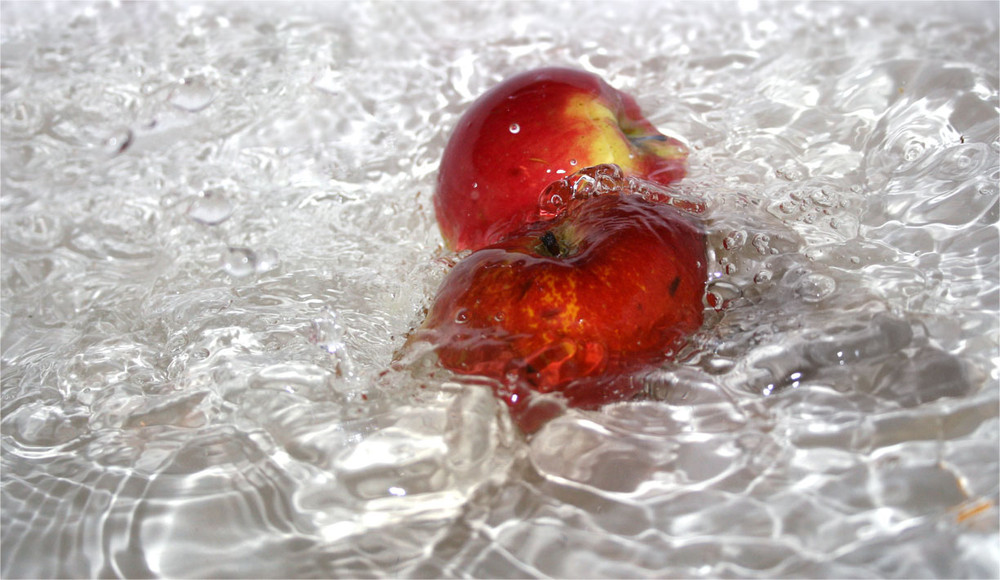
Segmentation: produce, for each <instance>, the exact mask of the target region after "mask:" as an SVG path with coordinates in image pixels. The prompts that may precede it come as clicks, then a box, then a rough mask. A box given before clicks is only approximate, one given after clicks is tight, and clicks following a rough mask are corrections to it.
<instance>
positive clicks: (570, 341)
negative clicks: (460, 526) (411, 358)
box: [419, 191, 707, 431]
mask: <svg viewBox="0 0 1000 580" xmlns="http://www.w3.org/2000/svg"><path fill="white" fill-rule="evenodd" d="M706 267H707V264H706V258H705V240H704V235H703V234H702V232H701V230H700V228H699V227H698V225H697V224H696V223H695V221H694V220H693V219H692V216H691V215H689V214H687V213H685V212H683V211H681V210H678V209H677V208H675V207H673V206H671V205H668V204H665V203H662V202H657V201H652V200H649V199H646V198H644V197H642V196H639V195H635V194H632V193H628V192H625V191H619V192H616V193H609V194H603V195H599V196H594V197H583V198H579V199H574V200H571V201H570V202H569V203H568V204H567V207H566V208H565V210H564V211H563V212H562V213H560V214H559V215H558V216H557V217H556V218H554V219H552V220H549V221H540V222H535V223H531V224H528V225H526V226H525V227H524V228H522V229H521V230H520V231H518V232H517V233H515V234H514V235H512V236H511V237H509V238H507V239H506V240H504V241H503V242H500V243H497V244H494V245H491V246H488V247H486V248H483V249H481V250H479V251H476V252H473V253H472V254H471V255H469V256H468V257H466V258H465V259H464V260H462V261H461V262H459V263H458V264H457V265H456V266H455V267H454V269H453V270H452V271H451V272H450V273H449V275H448V277H447V278H446V279H445V281H444V282H443V284H442V286H441V288H440V290H439V291H438V294H437V296H436V297H435V299H434V305H433V307H432V308H431V311H430V313H429V315H428V317H427V320H426V322H425V324H424V327H423V329H422V330H421V331H420V333H419V334H420V336H422V337H424V338H429V339H430V340H431V341H433V342H434V343H435V344H436V345H437V354H438V357H439V360H440V362H441V364H442V365H443V366H445V367H447V368H448V369H450V370H452V371H455V372H458V373H462V374H472V375H481V376H486V377H490V378H492V379H495V380H496V381H498V385H500V386H499V387H498V394H499V395H500V396H501V397H503V398H504V399H505V400H506V401H507V403H508V404H509V405H510V406H511V410H512V413H513V416H514V418H515V420H517V421H518V422H519V424H520V425H521V427H522V429H524V430H525V431H531V430H533V429H534V428H537V426H538V424H539V422H540V421H542V420H544V419H545V418H546V417H550V416H552V415H553V414H554V413H556V412H558V406H559V405H560V404H568V405H570V406H574V407H583V408H594V407H597V406H599V405H602V404H605V403H608V402H612V401H619V400H625V399H627V398H629V397H630V396H632V395H634V394H635V393H636V392H637V391H638V390H639V389H640V388H641V382H639V381H638V380H636V379H635V377H632V376H629V373H631V372H633V371H636V370H638V369H641V368H643V367H644V366H646V365H651V364H657V363H660V362H663V361H664V360H666V359H667V358H668V357H669V354H670V352H671V351H673V350H674V349H676V348H677V347H678V346H679V345H680V344H681V343H682V342H683V340H684V338H685V337H686V336H688V335H689V334H690V333H692V332H694V331H696V330H697V329H698V328H699V327H700V326H701V324H702V308H703V306H702V304H703V303H702V297H703V294H704V290H705V282H706V278H707V273H706ZM546 393H558V395H557V396H555V397H551V398H546V397H541V398H539V397H538V395H539V394H546Z"/></svg>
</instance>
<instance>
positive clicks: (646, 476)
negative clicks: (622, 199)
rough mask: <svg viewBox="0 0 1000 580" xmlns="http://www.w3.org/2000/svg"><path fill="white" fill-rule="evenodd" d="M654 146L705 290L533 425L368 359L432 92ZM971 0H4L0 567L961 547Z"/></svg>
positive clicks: (476, 567) (455, 572)
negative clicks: (610, 118) (577, 119)
mask: <svg viewBox="0 0 1000 580" xmlns="http://www.w3.org/2000/svg"><path fill="white" fill-rule="evenodd" d="M552 64H558V65H569V66H577V67H583V68H585V69H588V70H592V71H595V72H597V73H600V74H601V75H603V76H604V77H605V78H607V79H608V80H609V82H611V83H612V84H613V85H615V86H616V87H618V88H621V89H623V90H626V91H628V92H630V93H632V94H634V95H635V96H636V97H637V98H638V100H639V102H640V104H641V105H642V106H643V108H644V110H645V111H646V112H647V113H648V115H649V117H650V118H651V120H652V121H653V122H654V123H655V124H656V125H657V126H658V127H659V128H660V129H661V130H662V131H664V132H667V133H670V134H674V135H678V136H681V137H682V138H684V139H686V140H687V142H688V143H689V145H690V146H691V148H692V157H691V171H690V175H689V177H688V178H687V179H686V180H684V182H682V184H681V185H680V186H679V190H680V193H684V194H687V195H693V196H698V197H701V198H703V199H704V200H705V202H706V204H707V207H708V209H707V212H706V214H705V215H706V219H707V227H708V228H709V230H710V239H711V244H712V250H711V257H712V264H711V272H712V281H711V286H710V295H709V296H708V297H707V298H706V303H707V304H710V305H711V306H708V307H707V309H708V310H709V313H708V317H707V318H708V320H707V323H706V325H705V327H704V329H703V331H702V332H701V333H700V334H699V335H698V336H697V337H696V339H695V340H694V342H693V344H691V345H690V346H689V347H688V348H687V349H686V350H685V351H684V352H683V353H681V355H682V356H681V360H680V361H678V362H677V363H676V364H668V365H665V366H664V367H663V368H662V369H658V370H656V371H654V372H652V373H651V374H650V375H649V376H648V377H647V378H646V380H647V383H648V385H647V387H648V388H647V391H648V392H647V393H646V395H645V397H644V398H643V399H642V400H640V401H634V402H627V403H622V404H617V405H614V406H611V407H608V408H605V409H603V410H601V411H594V412H579V411H573V412H570V413H568V414H567V415H565V416H563V417H561V418H559V419H557V420H555V421H553V422H551V423H549V424H548V425H547V426H546V427H545V428H543V429H542V430H541V431H540V432H539V433H537V434H536V435H535V436H534V437H533V438H531V439H526V438H524V437H523V436H521V435H519V434H518V433H517V432H516V430H514V429H513V428H512V426H511V424H510V422H509V419H508V418H507V415H506V411H505V409H504V407H503V405H502V404H501V403H498V402H496V401H495V400H494V399H493V397H492V396H491V394H490V392H489V389H488V387H486V386H483V385H476V384H474V383H475V382H474V381H467V380H466V382H465V383H462V382H459V381H458V380H457V379H455V378H454V377H449V376H447V375H446V374H445V373H443V372H441V371H437V370H435V369H434V368H433V366H429V365H428V364H427V363H428V359H427V358H424V357H416V358H414V359H413V360H409V361H405V364H393V358H394V354H395V353H396V352H397V350H398V349H399V348H400V347H401V345H402V344H403V342H404V341H405V339H406V336H407V334H408V333H409V331H410V330H411V329H412V328H413V327H414V326H415V325H417V324H419V322H420V321H421V319H422V316H423V314H424V311H425V309H426V307H427V306H428V305H429V301H430V298H431V296H432V295H433V292H434V290H435V288H436V287H437V285H438V283H439V282H440V281H441V279H442V278H443V276H444V274H445V272H446V271H447V270H448V268H449V266H450V265H451V264H452V263H454V260H455V259H456V256H454V255H451V254H449V253H448V252H446V251H445V250H444V249H443V248H442V244H441V239H440V236H439V234H438V231H437V226H436V224H435V222H434V217H433V211H432V208H431V203H430V199H431V193H432V187H433V183H434V176H435V171H436V168H437V163H438V161H439V157H440V154H441V151H442V149H443V147H444V144H445V141H446V139H447V137H448V134H449V132H450V130H451V128H452V126H453V125H454V123H455V122H456V119H457V118H458V115H459V114H461V112H462V111H463V110H464V109H465V108H466V107H467V106H468V105H469V103H470V102H471V101H472V100H473V99H474V98H475V97H476V96H477V95H479V94H481V93H482V92H483V91H484V90H486V89H487V88H489V87H491V86H492V85H493V84H495V83H496V82H498V81H499V80H500V79H502V78H504V77H507V76H509V75H511V74H514V73H516V72H519V71H522V70H524V69H527V68H530V67H536V66H541V65H552ZM997 71H998V48H997V5H996V4H995V3H991V2H990V3H985V4H976V5H968V4H959V3H942V4H934V3H919V4H916V5H913V4H901V3H848V4H843V5H838V4H828V3H822V4H806V5H797V4H789V3H778V4H763V5H760V6H757V5H756V3H754V2H741V3H739V4H736V3H726V4H718V5H716V4H705V3H700V2H686V3H678V4H676V5H672V4H666V3H640V4H622V3H615V4H583V3H569V4H565V5H563V4H553V3H543V4H540V5H537V6H532V5H527V4H522V3H518V4H502V3H440V4H437V3H435V4H417V3H401V4H390V3H383V2H374V3H363V4H362V3H358V4H353V3H352V4H343V3H333V4H329V5H327V4H316V5H297V4H291V3H283V4H279V5H269V4H260V3H249V4H221V3H210V4H207V5H204V6H201V5H195V4H158V3H147V2H136V3H122V4H118V3H110V4H108V3H100V4H93V5H90V4H83V3H53V4H40V3H26V4H11V3H5V4H3V18H2V69H0V75H2V94H3V100H2V198H0V199H2V207H0V209H2V252H3V259H2V281H3V286H2V305H0V312H2V348H3V353H2V365H3V366H2V399H3V401H2V404H3V407H2V411H3V415H2V451H3V454H2V459H3V464H2V472H3V474H2V514H3V515H2V522H0V524H2V560H3V561H2V570H0V572H2V575H3V576H4V577H5V578H15V577H36V576H61V577H90V576H132V577H138V576H170V577H185V576H198V577H204V576H253V577H257V576H279V577H355V576H445V577H453V576H476V577H508V576H528V577H533V576H558V577H673V576H683V577H751V578H753V577H773V576H799V577H802V576H809V577H813V576H818V577H899V578H903V577H906V578H910V577H994V578H995V577H997V575H998V574H1000V570H998V562H1000V548H998V524H997V522H998V509H997V501H998V490H1000V481H998V480H1000V477H998V453H1000V445H998V437H1000V435H998V408H1000V404H998V328H997V315H998V312H997V310H998V290H1000V282H998V271H1000V268H998V260H997V245H998V234H997V232H998V230H997V227H996V223H997V220H998V205H997V204H998V158H1000V141H998V136H1000V135H998V133H1000V122H998V100H997V90H998V79H997Z"/></svg>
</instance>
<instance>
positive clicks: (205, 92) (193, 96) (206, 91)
mask: <svg viewBox="0 0 1000 580" xmlns="http://www.w3.org/2000/svg"><path fill="white" fill-rule="evenodd" d="M214 100H215V94H214V93H213V92H212V89H211V88H209V86H208V84H207V83H205V81H203V80H201V79H199V78H193V77H186V78H184V79H183V80H181V82H180V83H178V84H177V86H176V87H175V88H174V90H173V91H172V92H171V93H170V104H171V105H173V106H175V107H177V108H178V109H180V110H182V111H187V112H189V113H197V112H198V111H201V110H203V109H205V108H206V107H208V106H209V105H211V104H212V101H214Z"/></svg>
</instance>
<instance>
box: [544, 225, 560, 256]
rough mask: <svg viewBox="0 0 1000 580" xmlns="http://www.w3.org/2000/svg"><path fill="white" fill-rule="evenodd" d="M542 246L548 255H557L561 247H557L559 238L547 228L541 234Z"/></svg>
mask: <svg viewBox="0 0 1000 580" xmlns="http://www.w3.org/2000/svg"><path fill="white" fill-rule="evenodd" d="M542 247H544V248H545V251H546V252H548V254H549V255H550V256H558V255H559V253H560V250H561V248H560V247H559V240H558V239H557V238H556V235H555V234H553V233H552V230H548V231H547V232H545V234H543V235H542Z"/></svg>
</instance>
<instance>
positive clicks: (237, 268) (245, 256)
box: [220, 248, 257, 278]
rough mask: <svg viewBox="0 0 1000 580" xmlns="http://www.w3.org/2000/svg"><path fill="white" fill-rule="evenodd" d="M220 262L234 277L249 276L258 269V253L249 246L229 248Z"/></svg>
mask: <svg viewBox="0 0 1000 580" xmlns="http://www.w3.org/2000/svg"><path fill="white" fill-rule="evenodd" d="M220 262H221V265H222V269H223V270H224V271H225V272H226V273H227V274H229V275H230V276H233V277H234V278H242V277H244V276H249V275H250V274H253V273H254V272H255V271H257V254H255V253H254V251H253V250H250V249H248V248H227V249H226V251H224V252H223V253H222V258H221V259H220Z"/></svg>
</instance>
